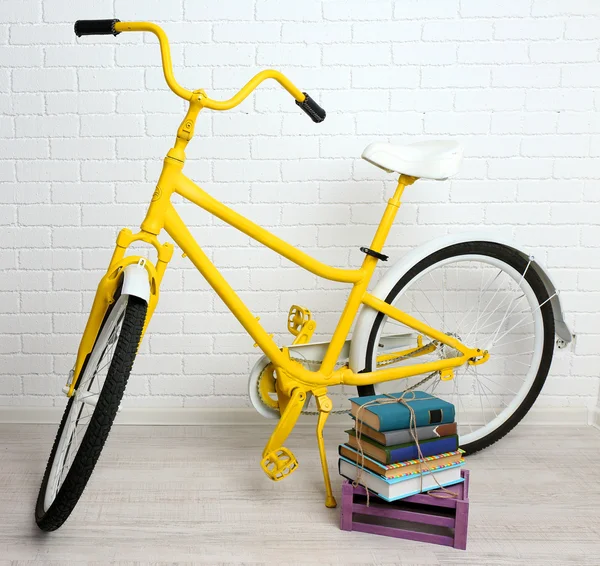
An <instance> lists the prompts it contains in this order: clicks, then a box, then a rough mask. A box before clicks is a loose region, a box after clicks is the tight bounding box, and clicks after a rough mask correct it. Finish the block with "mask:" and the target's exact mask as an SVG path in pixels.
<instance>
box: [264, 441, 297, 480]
mask: <svg viewBox="0 0 600 566" xmlns="http://www.w3.org/2000/svg"><path fill="white" fill-rule="evenodd" d="M260 467H261V468H262V469H263V471H264V472H265V474H267V475H268V476H269V478H271V479H272V480H273V481H281V480H282V479H285V478H287V477H288V476H289V475H290V474H291V473H292V472H295V471H296V470H297V469H298V460H296V457H295V456H294V455H293V454H292V453H291V452H290V451H289V450H288V449H287V448H285V447H284V446H282V447H281V448H279V449H277V450H273V451H272V452H270V453H269V454H267V455H266V456H265V457H264V458H263V459H262V462H261V463H260Z"/></svg>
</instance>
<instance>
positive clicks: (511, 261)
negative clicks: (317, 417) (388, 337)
mask: <svg viewBox="0 0 600 566" xmlns="http://www.w3.org/2000/svg"><path fill="white" fill-rule="evenodd" d="M465 254H478V255H487V256H489V257H493V258H496V259H499V260H501V261H504V262H505V263H507V264H508V265H510V266H512V267H513V268H515V269H516V270H517V271H519V272H520V273H522V272H523V271H524V270H525V268H526V267H527V260H526V259H525V258H524V257H523V256H522V255H520V254H519V253H518V252H516V251H515V250H513V249H512V248H509V247H508V246H504V245H502V244H496V243H492V242H465V243H460V244H455V245H452V246H449V247H447V248H443V249H441V250H438V251H436V252H434V253H432V254H431V255H429V256H427V257H426V258H425V259H422V260H421V261H420V262H419V263H417V264H416V265H415V266H414V267H412V268H411V269H410V270H408V271H407V272H406V273H405V274H404V275H403V276H402V277H401V278H400V280H399V281H398V282H397V283H396V285H394V287H393V289H392V290H391V291H390V292H389V294H388V296H387V297H386V299H385V301H386V302H387V303H389V304H392V303H393V302H394V300H395V299H396V297H397V296H398V294H399V293H400V291H401V290H402V289H403V288H404V287H405V286H406V285H407V284H408V283H409V282H410V281H412V279H413V278H414V277H415V276H416V275H418V274H419V273H420V272H421V271H423V270H424V269H427V268H429V267H431V266H432V265H434V264H435V263H437V262H439V261H442V260H445V259H448V258H451V257H457V256H461V255H465ZM525 280H526V281H527V282H528V283H529V285H530V286H531V288H532V290H533V292H534V293H535V296H536V298H537V300H538V302H539V304H542V303H544V304H543V306H542V307H541V309H540V310H541V313H542V321H543V326H544V343H543V348H542V357H541V360H540V365H539V368H538V372H537V375H536V376H535V379H534V381H533V384H532V386H531V388H530V390H529V392H528V394H527V395H526V397H525V398H524V399H523V401H522V403H521V404H520V405H519V407H518V408H517V409H516V410H515V412H514V413H513V414H512V415H511V416H510V417H509V418H508V419H507V420H506V421H505V422H504V423H502V424H501V425H500V426H499V427H498V428H496V429H495V430H493V431H491V432H490V433H489V434H487V435H486V436H484V437H482V438H480V439H478V440H476V441H474V442H470V443H468V444H465V445H462V446H461V448H462V449H463V450H465V452H466V453H467V454H473V453H475V452H478V451H479V450H483V449H484V448H487V447H488V446H490V445H491V444H493V443H494V442H497V441H498V440H500V439H501V438H502V437H504V436H506V435H507V434H508V433H509V432H510V431H511V430H512V429H513V428H514V427H515V426H517V424H518V423H519V422H520V421H521V420H522V419H523V417H524V416H525V415H526V414H527V412H528V411H529V409H531V407H532V405H533V403H534V402H535V400H536V399H537V397H538V395H539V393H540V391H541V390H542V387H543V386H544V383H545V381H546V376H547V375H548V371H549V370H550V364H551V363H552V355H553V352H554V315H553V311H552V305H551V302H550V301H549V300H548V292H547V290H546V287H545V285H544V283H543V282H542V280H541V279H540V277H539V275H538V274H537V273H536V271H535V270H533V269H527V271H526V273H525ZM545 301H547V302H545ZM383 320H384V315H383V314H382V313H379V314H378V315H377V317H376V319H375V322H374V323H373V326H372V328H371V332H370V333H369V340H368V343H367V354H366V359H365V371H372V365H373V362H372V360H373V352H374V349H375V341H376V340H375V339H376V337H377V333H378V331H379V327H380V326H381V324H382V322H383ZM357 389H358V395H359V396H360V397H364V396H368V395H374V394H375V388H374V386H373V385H364V386H358V387H357Z"/></svg>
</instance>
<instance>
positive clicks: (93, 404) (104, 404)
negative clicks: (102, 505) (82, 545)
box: [35, 295, 147, 531]
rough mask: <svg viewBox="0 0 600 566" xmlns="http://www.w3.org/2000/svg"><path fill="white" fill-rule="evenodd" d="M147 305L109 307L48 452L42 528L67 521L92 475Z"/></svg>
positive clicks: (126, 301)
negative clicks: (50, 449)
mask: <svg viewBox="0 0 600 566" xmlns="http://www.w3.org/2000/svg"><path fill="white" fill-rule="evenodd" d="M146 310H147V305H146V302H145V301H142V300H141V299H138V298H137V297H133V296H129V295H121V296H119V297H118V299H117V300H116V301H115V302H114V303H113V305H112V306H111V308H110V310H109V311H108V312H107V314H106V316H105V318H104V322H103V323H102V326H101V330H100V333H99V334H98V337H97V339H96V343H95V344H94V348H93V349H92V352H91V353H90V356H89V358H88V360H87V363H86V364H85V366H84V369H83V371H82V374H81V377H80V378H79V381H78V383H77V388H76V390H75V393H74V395H73V396H72V397H71V398H70V399H69V402H68V403H67V407H66V409H65V412H64V415H63V418H62V421H61V423H60V426H59V429H58V433H57V435H56V439H55V440H54V445H53V447H52V451H51V453H50V458H49V460H48V465H47V467H46V472H45V474H44V478H43V480H42V485H41V487H40V492H39V495H38V499H37V504H36V509H35V520H36V523H37V525H38V526H39V528H40V529H42V530H44V531H54V530H56V529H58V528H59V527H60V526H61V525H62V524H63V523H64V522H65V521H66V520H67V518H68V517H69V515H70V514H71V512H72V511H73V509H74V508H75V505H76V504H77V502H78V501H79V498H80V497H81V494H82V493H83V490H84V489H85V486H86V484H87V482H88V480H89V478H90V476H91V475H92V472H93V471H94V466H95V465H96V462H97V461H98V458H99V457H100V453H101V452H102V448H103V446H104V443H105V442H106V438H107V437H108V433H109V431H110V428H111V426H112V423H113V421H114V419H115V416H116V414H117V411H118V409H119V404H120V402H121V399H122V397H123V392H124V391H125V386H126V385H127V380H128V378H129V374H130V372H131V368H132V366H133V361H134V359H135V355H136V353H137V348H138V345H139V342H140V337H141V335H142V329H143V327H144V321H145V319H146Z"/></svg>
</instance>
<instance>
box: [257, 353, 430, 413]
mask: <svg viewBox="0 0 600 566" xmlns="http://www.w3.org/2000/svg"><path fill="white" fill-rule="evenodd" d="M432 344H434V345H437V344H438V342H437V341H433V342H430V343H429V344H425V345H424V346H421V347H420V348H418V349H417V350H414V351H413V352H411V353H410V354H406V355H404V356H398V357H397V358H392V359H391V360H385V361H384V362H379V363H378V364H377V367H378V368H379V367H383V366H388V365H390V364H395V363H396V362H400V361H402V360H408V359H410V358H413V357H415V356H416V355H418V354H420V353H421V352H423V351H424V350H427V349H428V348H429V347H430V346H431V345H432ZM292 359H293V360H294V361H296V362H299V363H301V364H302V365H304V366H305V367H306V365H305V364H320V363H321V362H322V360H305V359H302V358H294V357H292ZM270 365H271V364H268V365H266V366H265V369H263V370H262V372H261V374H260V375H259V376H258V379H257V380H256V388H257V390H258V394H259V397H260V380H261V379H262V378H263V376H264V375H265V373H266V371H267V369H268V368H269V366H270ZM345 365H346V363H345V362H338V363H337V364H336V365H335V369H339V368H341V367H343V366H345ZM306 369H309V368H308V367H307V368H306ZM436 374H439V371H434V372H433V373H430V374H429V375H428V376H427V377H425V378H424V379H422V380H421V381H419V382H418V383H415V385H413V386H412V387H408V388H407V389H405V390H404V393H406V392H407V391H413V390H414V389H416V388H417V387H419V386H421V385H423V384H424V383H426V382H427V381H429V380H430V379H431V378H432V377H433V376H435V375H436ZM349 413H350V411H349V410H348V409H344V410H338V411H331V413H330V414H332V415H344V414H349ZM302 414H303V415H318V414H319V412H318V411H306V410H304V409H303V410H302Z"/></svg>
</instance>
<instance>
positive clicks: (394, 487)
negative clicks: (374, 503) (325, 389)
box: [339, 391, 464, 501]
mask: <svg viewBox="0 0 600 566" xmlns="http://www.w3.org/2000/svg"><path fill="white" fill-rule="evenodd" d="M390 395H391V396H392V397H402V396H403V395H404V400H405V401H406V403H408V404H409V405H410V406H411V407H412V409H413V411H414V424H413V429H412V433H411V428H410V426H411V411H410V409H409V408H408V407H406V405H404V404H402V403H397V402H394V403H390V402H387V403H386V404H374V403H373V401H374V400H377V399H381V400H389V397H390ZM350 402H351V403H352V409H351V414H352V417H353V418H354V428H353V429H351V430H348V431H346V432H347V433H348V442H347V443H346V444H341V445H340V447H339V454H340V459H339V471H340V474H341V475H342V476H344V477H345V478H347V479H349V480H352V481H354V480H357V481H358V483H359V484H361V485H363V486H364V487H366V488H368V489H370V490H371V491H373V492H375V493H377V494H378V495H379V496H380V497H381V498H382V499H385V500H387V501H395V500H396V499H402V498H404V497H409V496H410V495H415V494H417V493H421V492H424V491H429V490H432V489H437V488H439V487H446V486H449V485H453V484H456V483H460V482H461V481H463V480H462V478H461V473H460V472H461V470H460V468H461V466H462V465H463V464H464V459H463V457H462V455H463V451H462V450H460V449H459V446H458V435H457V434H456V432H457V430H456V422H455V421H454V417H455V412H454V405H452V403H448V402H447V401H444V400H442V399H439V398H438V397H434V396H432V395H431V394H430V393H425V392H423V391H412V392H410V393H406V394H405V393H391V394H387V395H372V396H368V397H356V398H354V399H350ZM363 405H366V406H365V407H364V408H361V407H362V406H363ZM414 427H416V428H414ZM413 434H415V435H416V438H417V440H418V444H419V447H420V449H421V455H422V457H423V459H422V460H421V459H420V457H419V450H418V447H417V443H416V442H415V440H414V438H413Z"/></svg>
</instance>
